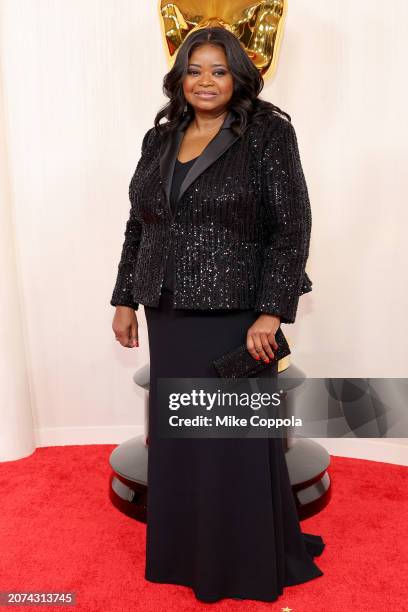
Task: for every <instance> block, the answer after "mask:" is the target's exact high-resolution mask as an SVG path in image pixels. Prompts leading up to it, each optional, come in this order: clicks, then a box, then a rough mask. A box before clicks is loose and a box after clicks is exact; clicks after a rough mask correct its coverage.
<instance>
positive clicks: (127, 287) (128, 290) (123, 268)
mask: <svg viewBox="0 0 408 612" xmlns="http://www.w3.org/2000/svg"><path fill="white" fill-rule="evenodd" d="M132 268H133V266H132V264H128V263H123V264H119V266H118V274H117V278H116V284H115V288H114V290H113V293H112V298H111V300H110V304H111V306H129V307H130V308H133V309H134V310H137V309H138V308H139V304H138V303H137V302H135V301H134V300H133V297H132V272H131V270H132Z"/></svg>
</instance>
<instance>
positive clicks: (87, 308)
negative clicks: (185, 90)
mask: <svg viewBox="0 0 408 612" xmlns="http://www.w3.org/2000/svg"><path fill="white" fill-rule="evenodd" d="M0 10H1V22H0V52H1V58H0V61H1V65H0V71H1V72H0V79H1V86H2V97H1V100H0V101H1V108H0V110H1V112H0V121H1V123H0V142H1V143H2V148H1V149H0V155H1V157H0V161H1V168H0V177H1V178H2V185H1V192H0V195H1V219H2V221H4V223H2V226H1V229H0V232H1V235H0V242H1V251H0V252H1V263H0V266H1V269H0V270H1V274H2V279H3V280H2V288H1V296H2V301H1V306H0V308H1V311H0V315H1V318H0V327H1V337H2V339H3V342H2V344H1V347H0V371H1V380H2V390H1V397H0V401H1V418H2V431H3V433H2V437H1V438H0V444H1V448H0V454H1V457H3V458H14V457H19V456H24V455H25V454H27V453H29V452H32V450H33V449H34V447H35V445H49V444H72V443H103V442H111V443H114V442H120V441H122V440H124V439H127V438H129V437H131V436H132V435H134V434H136V433H140V432H141V431H142V429H143V394H142V393H141V392H138V391H137V390H136V388H135V385H134V383H133V382H132V375H133V373H134V372H135V370H136V369H137V368H138V367H140V366H142V365H143V364H145V363H146V362H147V361H148V344H147V331H146V327H145V318H144V312H143V308H141V310H140V311H139V312H140V315H139V322H140V327H141V331H140V337H141V348H139V349H133V350H129V349H124V348H122V347H121V346H119V344H118V343H117V342H115V340H114V337H113V332H112V330H111V323H112V317H113V314H114V308H113V307H112V306H110V304H109V300H110V297H111V293H112V290H113V285H114V281H115V277H116V269H117V263H118V260H119V256H120V249H121V245H122V242H123V232H124V227H125V222H126V219H127V215H128V210H129V202H128V184H129V181H130V178H131V175H132V173H133V170H134V167H135V165H136V163H137V160H138V158H139V154H140V145H141V139H142V136H143V134H144V133H145V131H146V130H147V128H149V127H151V125H152V122H153V118H154V115H155V113H156V111H157V110H158V108H159V107H160V106H161V105H162V104H163V103H164V101H165V100H164V98H163V95H162V93H161V84H162V78H163V75H164V74H165V72H166V71H167V70H168V66H167V63H166V55H165V52H164V48H163V44H162V40H161V30H160V25H159V22H158V17H157V2H156V1H155V0H152V1H150V2H141V1H140V0H139V1H135V0H120V1H119V2H118V0H85V1H84V0H81V1H80V0H69V1H68V0H59V1H58V2H55V0H2V1H0ZM407 22H408V3H407V2H405V1H404V0H393V2H390V3H388V4H387V6H384V3H383V2H382V1H380V0H360V1H357V0H349V1H345V0H341V1H340V0H331V1H330V2H327V1H326V0H315V2H310V1H308V0H291V1H290V2H289V10H288V15H287V20H286V28H285V33H284V38H283V41H282V46H281V54H280V58H279V64H278V71H277V74H276V76H275V78H274V79H273V80H272V81H270V82H267V83H266V85H265V88H264V90H263V93H262V97H264V98H265V99H267V100H270V101H272V102H274V103H275V104H277V105H278V106H280V107H281V108H283V109H284V110H286V111H287V112H289V114H290V115H291V116H292V120H293V124H294V126H295V129H296V132H297V135H298V141H299V147H300V152H301V157H302V161H303V167H304V171H305V175H306V179H307V182H308V186H309V193H310V199H311V203H312V211H313V230H312V244H311V255H310V259H309V262H308V266H307V270H308V273H309V275H310V276H311V278H312V280H313V281H314V291H313V292H312V293H311V294H308V295H306V296H303V297H302V298H301V302H300V308H299V312H298V318H297V321H296V323H295V325H287V326H284V331H285V333H286V334H287V335H288V338H289V340H290V341H291V343H292V348H293V359H294V360H295V361H296V364H298V365H299V366H300V367H301V368H303V369H304V370H305V372H306V373H307V375H308V376H310V377H312V376H315V377H323V376H339V377H342V376H346V377H406V376H407V374H408V355H407V342H406V340H407V322H406V321H407V318H406V310H407V285H406V282H405V278H406V270H405V263H406V260H407V246H406V245H407V227H408V218H407V217H408V215H407V198H406V194H407V191H408V189H407V187H408V184H407V183H408V179H407V176H408V173H407V170H406V167H405V166H406V163H407V141H408V133H407V132H408V130H407V122H406V118H405V117H406V108H407V85H406V79H404V78H403V75H404V74H405V72H406V58H407V53H406V50H407V49H406V42H405V41H406V38H407V36H406V34H407V31H406V28H407V26H406V24H407ZM324 443H325V444H326V445H327V447H328V448H329V449H331V450H333V449H335V451H336V452H337V453H338V454H351V455H354V456H366V457H372V458H376V459H378V458H379V459H382V460H384V461H388V460H391V461H395V462H401V463H403V462H407V461H408V460H407V452H406V450H407V446H406V443H405V442H404V441H403V440H400V441H396V440H390V441H388V442H386V443H385V444H384V443H383V442H381V441H379V440H378V441H373V440H369V441H361V440H359V441H357V443H355V442H353V441H344V440H343V441H334V440H327V441H325V442H324ZM339 445H340V446H339Z"/></svg>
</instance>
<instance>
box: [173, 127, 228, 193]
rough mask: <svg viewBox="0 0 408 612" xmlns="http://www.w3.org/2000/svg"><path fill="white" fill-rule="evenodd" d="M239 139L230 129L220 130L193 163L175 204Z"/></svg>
mask: <svg viewBox="0 0 408 612" xmlns="http://www.w3.org/2000/svg"><path fill="white" fill-rule="evenodd" d="M238 138H240V137H239V136H236V135H235V134H234V133H233V132H232V130H230V129H222V130H221V131H220V132H218V134H217V135H216V136H215V137H214V138H213V139H212V140H211V141H210V142H209V143H208V145H207V146H206V147H205V149H204V151H203V152H202V153H201V155H200V157H199V158H198V159H197V161H195V162H194V163H193V165H192V166H191V168H190V169H189V171H188V172H187V174H186V176H185V177H184V180H183V182H182V183H181V186H180V191H179V194H178V198H177V203H178V202H179V201H180V198H182V197H183V194H184V192H185V191H186V189H187V188H188V187H190V185H191V183H192V182H193V181H195V179H196V178H197V177H198V176H199V175H200V174H201V173H202V172H204V170H206V169H207V168H208V166H210V165H211V164H212V163H214V162H215V161H216V160H217V159H218V158H219V157H220V156H221V155H222V154H223V153H224V152H225V151H226V150H227V149H229V148H230V146H231V145H232V144H233V143H234V142H235V141H236V140H238Z"/></svg>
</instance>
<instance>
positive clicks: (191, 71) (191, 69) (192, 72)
mask: <svg viewBox="0 0 408 612" xmlns="http://www.w3.org/2000/svg"><path fill="white" fill-rule="evenodd" d="M187 74H199V71H198V70H194V69H193V68H189V69H188V70H187ZM214 74H219V75H221V76H224V75H225V74H227V72H226V71H225V70H216V71H215V72H214Z"/></svg>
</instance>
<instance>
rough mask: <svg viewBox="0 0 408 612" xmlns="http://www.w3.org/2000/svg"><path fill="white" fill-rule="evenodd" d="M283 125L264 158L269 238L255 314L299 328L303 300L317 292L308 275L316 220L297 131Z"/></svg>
mask: <svg viewBox="0 0 408 612" xmlns="http://www.w3.org/2000/svg"><path fill="white" fill-rule="evenodd" d="M283 122H284V123H283V124H282V126H280V127H279V128H278V129H277V130H276V131H275V130H272V133H270V135H268V138H267V143H266V145H265V146H264V149H263V155H262V179H261V180H262V198H263V204H264V206H265V209H266V210H265V214H266V220H267V222H266V227H265V235H266V238H267V239H266V246H265V248H264V253H263V266H262V271H261V276H260V285H259V288H258V293H257V296H256V304H255V311H257V312H260V313H268V314H274V315H277V316H279V317H280V319H281V323H294V321H295V318H296V311H297V307H298V302H299V297H300V296H301V295H302V294H303V293H308V292H309V291H312V281H311V280H310V278H309V277H308V275H307V274H306V272H305V265H306V261H307V258H308V255H309V243H310V233H311V226H312V215H311V208H310V202H309V195H308V189H307V186H306V181H305V177H304V173H303V169H302V165H301V161H300V155H299V149H298V143H297V138H296V133H295V129H294V127H293V125H292V123H291V122H289V121H287V120H286V119H283Z"/></svg>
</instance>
